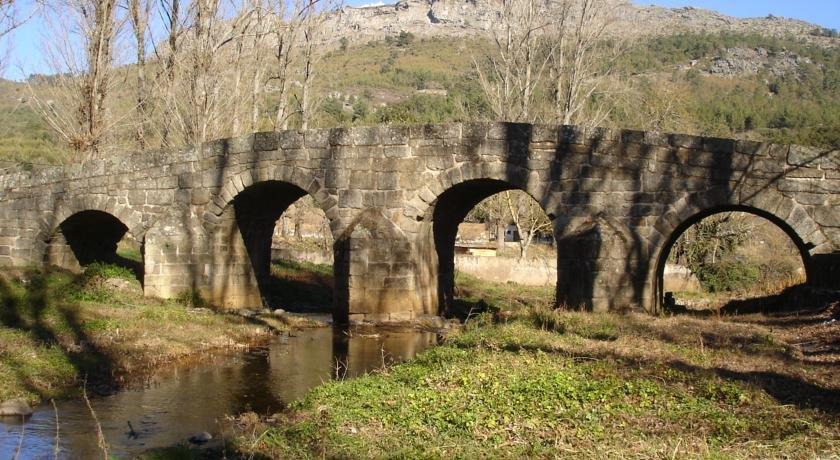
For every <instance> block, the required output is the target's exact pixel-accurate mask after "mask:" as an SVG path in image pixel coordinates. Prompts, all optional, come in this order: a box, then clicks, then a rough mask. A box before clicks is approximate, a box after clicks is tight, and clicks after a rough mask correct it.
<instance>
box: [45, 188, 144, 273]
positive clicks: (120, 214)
mask: <svg viewBox="0 0 840 460" xmlns="http://www.w3.org/2000/svg"><path fill="white" fill-rule="evenodd" d="M83 213H101V214H102V215H103V216H100V217H103V218H104V216H110V218H112V219H113V222H114V223H115V226H116V224H119V226H122V227H124V228H125V230H124V231H123V232H122V233H121V234H120V237H122V235H123V234H128V235H129V236H131V237H132V238H133V239H134V240H136V241H137V243H138V244H139V245H140V249H141V253H142V250H143V243H144V239H145V236H146V232H147V230H148V228H149V226H148V225H147V224H146V223H145V222H144V218H143V214H142V213H140V212H139V211H136V210H133V209H131V207H130V206H128V205H125V204H120V203H118V202H117V199H116V198H114V197H106V196H104V195H82V196H77V197H74V198H72V199H71V200H68V201H64V202H58V203H56V205H55V211H54V212H52V213H51V214H48V216H47V217H46V218H44V219H42V220H41V221H40V222H39V230H38V234H37V237H36V240H35V250H36V257H37V260H38V261H40V263H45V264H53V265H57V266H61V267H64V268H67V269H70V270H79V269H80V268H81V266H83V265H85V264H86V261H85V260H78V255H77V254H75V253H73V251H72V250H71V248H70V245H69V243H70V242H67V241H64V242H63V243H60V244H59V242H56V241H54V239H55V238H56V237H57V235H58V234H59V233H61V232H62V229H61V226H62V225H63V224H64V223H65V222H67V221H68V220H70V219H72V218H73V217H74V216H79V215H81V214H83ZM105 219H107V218H105ZM62 239H63V236H62ZM117 241H119V238H118V239H117ZM52 243H56V244H53V246H52V247H51V244H52ZM60 245H64V246H66V247H65V248H64V250H63V252H64V254H63V255H61V254H59V253H57V252H55V251H58V252H62V251H61V250H59V246H60ZM76 250H77V251H78V250H79V248H76ZM50 251H53V253H50ZM82 258H83V259H84V256H83V257H82ZM74 259H75V261H74ZM130 268H131V269H132V270H133V271H134V272H135V273H136V275H137V278H138V279H139V280H140V281H141V282H142V281H143V269H142V263H141V264H140V265H139V266H138V267H133V266H132V267H130Z"/></svg>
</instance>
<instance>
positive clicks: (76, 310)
mask: <svg viewBox="0 0 840 460" xmlns="http://www.w3.org/2000/svg"><path fill="white" fill-rule="evenodd" d="M196 300H197V299H192V298H190V296H183V298H182V299H180V300H173V301H164V300H160V299H149V298H144V297H143V295H142V290H141V289H140V284H139V282H138V281H137V280H136V279H135V278H134V276H133V274H132V273H131V272H130V271H128V270H126V269H121V268H119V267H114V266H106V265H97V266H94V267H92V268H89V269H88V270H87V271H86V272H85V274H83V275H76V274H72V273H69V272H64V271H49V272H43V271H39V270H6V271H4V272H3V273H2V274H0V303H2V307H3V309H2V312H1V313H0V401H4V400H8V399H12V398H24V399H26V400H27V401H28V402H29V403H30V404H38V403H40V402H42V401H45V400H48V399H50V398H66V397H72V396H78V395H79V394H80V392H81V388H82V386H83V385H85V384H86V385H87V390H88V392H89V393H108V392H111V391H113V390H114V389H116V388H119V387H122V386H124V385H126V384H127V383H130V382H132V381H135V380H140V379H142V377H143V376H145V375H147V374H149V373H151V372H152V371H154V370H155V369H158V368H160V367H162V366H166V365H169V364H172V363H175V362H182V361H184V360H190V359H201V358H202V357H204V356H206V355H207V354H208V353H211V352H217V351H225V350H239V349H246V348H248V347H251V346H254V345H258V344H261V343H264V342H265V341H267V340H268V338H269V337H270V335H271V334H273V333H275V332H277V331H280V330H286V329H288V326H287V325H286V324H285V323H284V321H283V320H282V319H281V318H277V317H274V316H272V315H270V314H263V315H252V316H242V315H237V314H226V313H216V312H214V311H212V310H209V309H207V308H201V305H200V303H199V304H198V305H196Z"/></svg>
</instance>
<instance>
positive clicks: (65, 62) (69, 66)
mask: <svg viewBox="0 0 840 460" xmlns="http://www.w3.org/2000/svg"><path fill="white" fill-rule="evenodd" d="M115 7H116V0H63V1H60V2H57V3H56V4H55V6H54V9H53V10H51V11H52V12H53V15H52V16H50V17H48V18H47V20H49V21H51V26H52V30H53V31H54V34H53V35H52V36H51V37H50V41H49V43H50V46H48V47H47V49H46V50H45V53H46V55H47V56H49V61H50V62H49V64H50V65H51V67H52V71H53V73H54V74H55V77H53V78H51V79H50V80H49V82H48V85H47V88H46V89H45V91H44V92H42V93H37V94H36V93H35V91H34V90H33V89H32V87H31V86H30V91H31V93H32V98H31V100H32V103H33V105H34V106H35V109H36V110H37V111H38V112H39V113H41V115H42V116H43V117H44V118H45V120H46V121H47V123H48V124H49V125H50V126H51V127H52V128H53V129H54V130H55V131H56V132H57V133H58V134H59V136H60V137H61V138H62V139H63V140H64V141H65V142H66V143H67V144H68V145H69V146H70V147H71V148H72V149H73V150H74V151H76V152H78V153H84V154H86V155H88V156H96V155H98V154H100V153H101V151H102V149H103V147H104V142H105V139H106V135H108V134H109V133H110V132H112V131H113V130H114V128H115V127H116V125H117V123H118V122H119V121H120V119H121V117H120V116H117V115H116V114H113V113H108V109H109V108H108V104H109V102H110V99H109V98H110V96H111V89H112V85H113V81H112V77H113V75H114V54H113V50H114V41H115V40H116V38H117V30H118V24H117V21H116V16H115ZM79 48H82V50H81V53H79V51H80V50H79Z"/></svg>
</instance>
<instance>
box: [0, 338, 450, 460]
mask: <svg viewBox="0 0 840 460" xmlns="http://www.w3.org/2000/svg"><path fill="white" fill-rule="evenodd" d="M437 341H438V338H437V336H436V335H435V334H434V333H430V332H420V331H416V330H371V329H368V330H359V329H351V330H336V329H330V328H321V329H307V330H302V331H296V332H293V333H291V334H290V335H289V336H283V337H280V338H278V339H277V340H275V341H274V342H272V344H271V345H270V346H268V347H266V348H263V349H259V350H255V351H253V352H250V353H247V354H244V355H241V356H235V357H220V358H216V359H213V360H211V361H209V362H206V363H204V364H201V365H200V366H195V367H191V368H173V369H170V370H167V371H165V372H162V373H160V374H159V375H157V376H156V377H155V378H154V379H152V380H151V381H149V382H147V383H146V384H145V385H144V386H143V387H142V388H136V389H129V390H126V391H122V392H120V393H117V394H115V395H112V396H108V397H103V398H97V399H94V400H92V401H91V403H92V406H93V408H94V410H95V411H96V414H97V416H98V418H99V421H100V424H101V425H102V430H103V433H104V434H105V437H106V438H107V440H108V443H109V445H110V446H111V451H112V454H113V455H116V456H117V457H121V458H123V457H132V456H134V455H136V454H138V453H140V452H142V451H144V450H146V449H150V448H153V447H164V446H169V445H173V444H176V443H179V442H184V441H185V440H186V439H187V438H188V437H189V436H190V435H191V434H193V433H196V432H200V431H208V432H210V433H214V434H215V433H216V432H217V431H218V424H217V420H219V419H220V418H221V417H223V416H224V415H227V414H237V413H241V412H245V411H255V412H258V413H261V414H269V413H273V412H276V411H278V410H280V409H282V408H283V407H284V406H285V405H286V404H288V403H290V402H292V401H294V400H296V399H299V398H301V397H302V396H303V395H304V394H305V393H306V392H307V391H308V390H309V389H311V388H313V387H315V386H317V385H320V384H321V383H323V382H324V381H326V380H330V379H333V378H336V376H338V377H339V378H341V377H345V376H346V377H355V376H358V375H361V374H365V373H367V372H370V371H371V370H374V369H377V368H380V367H381V366H382V365H383V362H384V363H392V362H398V361H402V360H405V359H408V358H411V357H412V356H414V355H415V354H416V353H418V352H420V351H422V350H423V349H425V348H428V347H430V346H432V345H434V344H436V343H437ZM58 416H59V426H58V434H59V439H60V448H61V457H62V458H92V457H95V456H98V455H100V453H99V450H98V447H97V442H96V435H95V425H94V423H93V420H92V418H91V415H90V412H89V410H88V409H87V406H86V405H85V403H84V402H83V401H64V402H61V403H59V404H58ZM129 422H130V423H131V427H132V428H133V430H134V434H132V433H131V432H130V429H129ZM21 434H22V435H23V437H22V441H21ZM55 436H56V423H55V413H54V411H53V408H52V406H50V405H46V406H44V407H42V408H40V409H39V410H37V411H36V412H35V414H34V415H33V416H32V417H31V418H29V419H28V420H27V421H26V422H25V423H21V422H20V420H19V419H0V458H13V457H14V455H15V452H16V451H17V449H18V445H19V443H21V444H20V445H21V446H22V449H21V455H20V458H42V457H49V458H53V449H54V445H55Z"/></svg>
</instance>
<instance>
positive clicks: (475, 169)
mask: <svg viewBox="0 0 840 460" xmlns="http://www.w3.org/2000/svg"><path fill="white" fill-rule="evenodd" d="M477 180H494V181H499V182H505V183H508V184H510V188H509V189H508V190H513V189H518V190H522V191H523V192H525V193H527V194H528V195H530V196H531V198H533V199H534V200H535V201H536V202H537V203H540V206H541V207H542V208H543V210H545V209H546V206H545V205H546V202H545V195H546V193H545V191H546V184H544V183H543V181H542V180H541V179H540V176H539V173H537V172H536V171H532V170H530V169H527V168H523V167H522V166H519V165H516V164H513V163H508V162H503V161H500V162H492V163H490V162H471V163H464V164H461V165H457V166H454V167H452V168H449V169H447V170H444V171H442V172H441V173H440V174H438V175H437V176H436V177H435V178H434V179H432V180H431V181H429V183H427V184H426V185H424V186H423V187H421V188H420V190H418V192H417V193H416V194H415V195H414V196H413V197H411V198H410V199H409V200H408V204H409V206H406V210H405V216H406V217H408V218H410V219H415V220H417V221H422V220H425V219H427V218H429V217H430V216H431V213H432V212H434V207H435V204H436V202H437V200H438V198H439V197H440V196H441V195H442V194H443V193H445V192H446V191H447V190H450V189H451V188H453V187H455V186H458V185H459V184H463V183H467V182H471V181H477ZM500 191H503V190H500ZM479 201H480V200H479Z"/></svg>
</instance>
